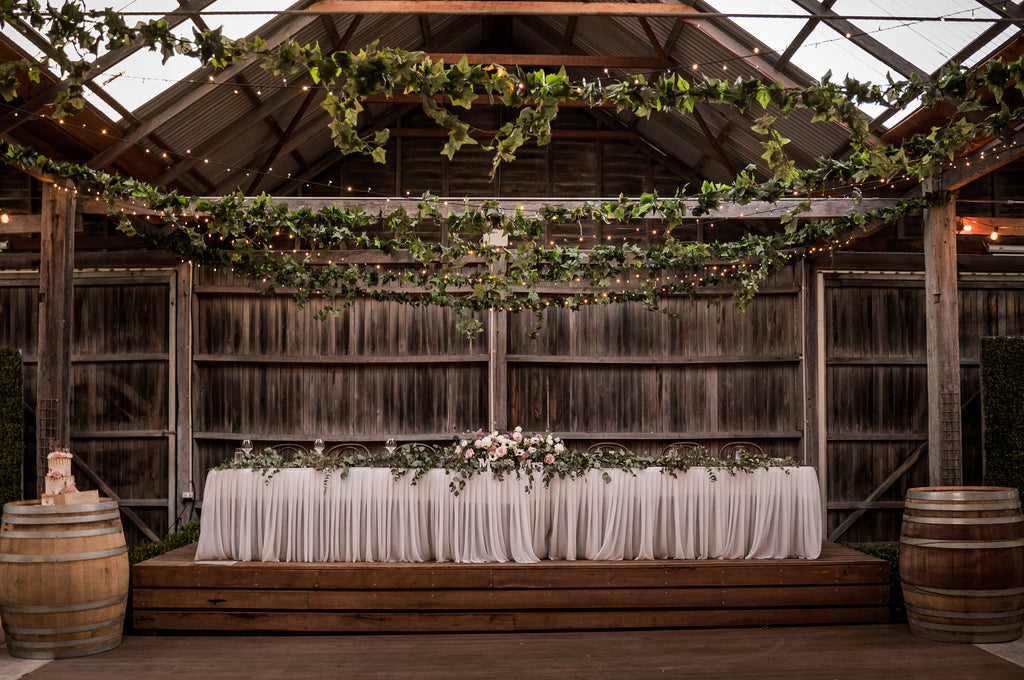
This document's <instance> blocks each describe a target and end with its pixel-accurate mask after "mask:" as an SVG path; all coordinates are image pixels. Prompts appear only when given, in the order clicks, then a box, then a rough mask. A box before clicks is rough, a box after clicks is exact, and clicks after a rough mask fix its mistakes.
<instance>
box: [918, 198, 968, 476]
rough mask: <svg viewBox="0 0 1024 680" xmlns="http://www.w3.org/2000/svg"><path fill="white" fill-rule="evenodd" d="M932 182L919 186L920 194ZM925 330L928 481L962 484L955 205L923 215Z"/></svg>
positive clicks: (929, 211)
mask: <svg viewBox="0 0 1024 680" xmlns="http://www.w3.org/2000/svg"><path fill="white" fill-rule="evenodd" d="M931 188H932V182H931V181H928V182H926V183H925V186H924V189H925V191H929V190H931ZM924 262H925V273H924V276H925V327H926V334H927V354H928V479H929V484H931V485H933V486H939V485H942V486H959V485H961V484H963V446H962V441H961V423H960V344H959V343H960V334H959V312H958V306H957V270H956V204H955V203H949V204H947V205H944V206H937V207H935V208H932V209H930V210H927V211H925V216H924Z"/></svg>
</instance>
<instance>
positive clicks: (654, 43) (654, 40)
mask: <svg viewBox="0 0 1024 680" xmlns="http://www.w3.org/2000/svg"><path fill="white" fill-rule="evenodd" d="M637 21H639V22H640V28H642V29H644V34H646V35H647V40H648V41H649V42H650V43H651V47H653V48H654V53H655V54H657V55H658V58H659V59H661V60H663V61H664V62H665V63H666V64H668V63H670V62H669V59H668V55H667V54H665V49H664V48H663V47H662V46H661V43H659V42H658V36H656V35H654V30H653V29H652V28H651V24H650V22H648V21H647V19H645V18H644V17H637Z"/></svg>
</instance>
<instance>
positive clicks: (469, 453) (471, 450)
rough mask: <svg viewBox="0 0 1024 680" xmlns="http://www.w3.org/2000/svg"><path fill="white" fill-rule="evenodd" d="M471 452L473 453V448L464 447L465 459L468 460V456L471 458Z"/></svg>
mask: <svg viewBox="0 0 1024 680" xmlns="http://www.w3.org/2000/svg"><path fill="white" fill-rule="evenodd" d="M473 453H474V451H473V449H466V460H469V459H470V458H472V457H473Z"/></svg>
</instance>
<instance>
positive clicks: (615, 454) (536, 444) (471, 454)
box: [215, 427, 796, 494]
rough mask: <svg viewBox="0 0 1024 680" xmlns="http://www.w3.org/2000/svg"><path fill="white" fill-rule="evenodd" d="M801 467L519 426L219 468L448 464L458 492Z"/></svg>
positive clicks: (416, 473)
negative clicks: (492, 480) (657, 450)
mask: <svg viewBox="0 0 1024 680" xmlns="http://www.w3.org/2000/svg"><path fill="white" fill-rule="evenodd" d="M795 465H796V461H794V460H793V459H792V458H776V457H772V456H768V455H765V454H762V453H759V452H752V451H748V450H743V449H741V450H740V451H739V452H738V453H737V455H736V457H734V458H728V459H723V458H718V457H717V456H715V455H713V454H711V453H710V452H709V451H708V450H707V449H705V448H704V447H701V446H697V447H692V448H687V449H685V450H684V451H682V452H680V451H677V450H674V449H673V450H671V451H669V452H667V453H665V454H663V455H660V456H654V455H645V454H637V453H634V452H632V451H629V450H626V449H620V448H617V447H609V448H607V449H603V450H597V451H586V450H579V449H572V448H569V447H567V446H566V445H565V442H564V441H563V440H562V439H561V438H560V437H558V436H557V435H554V434H552V433H550V432H544V433H530V432H524V431H523V428H522V427H516V428H515V429H513V430H511V431H509V432H499V431H497V430H492V431H489V432H485V431H484V430H476V431H475V432H466V433H464V434H462V435H459V436H457V437H456V438H455V440H454V442H453V443H452V445H450V446H447V447H437V448H433V447H427V446H423V445H420V444H406V445H404V446H401V447H398V448H397V449H396V450H395V451H393V452H390V453H389V454H388V456H387V457H379V458H378V457H369V458H368V457H367V456H365V455H362V454H355V455H348V456H339V457H331V458H327V457H324V456H319V455H314V454H300V455H296V456H294V457H292V458H289V459H286V458H285V457H283V456H281V455H280V454H279V453H278V452H277V451H275V450H274V449H271V448H268V449H265V450H264V451H263V452H262V453H258V452H252V453H249V454H247V455H245V456H244V457H242V458H241V459H240V460H231V461H227V462H225V463H223V464H222V465H220V466H218V467H217V468H215V469H219V470H224V469H251V470H256V471H259V472H260V473H261V474H263V476H264V477H265V478H266V480H267V481H268V482H269V481H270V479H272V478H273V476H274V474H275V473H276V472H277V471H278V470H280V469H283V468H313V469H316V470H319V471H321V472H324V473H328V474H327V475H326V476H325V480H324V484H325V488H326V484H327V481H328V480H329V479H330V475H331V474H333V473H338V474H339V475H340V476H341V477H345V476H347V475H348V472H349V469H350V468H353V467H388V468H391V471H392V473H393V474H394V476H395V478H396V479H397V478H401V477H405V476H406V475H408V474H409V473H412V477H411V480H410V481H411V483H412V484H415V483H416V482H417V481H419V479H420V478H421V477H423V475H425V474H426V473H427V472H428V471H430V470H434V469H443V470H445V471H447V472H448V473H449V475H450V477H451V480H450V483H449V486H450V487H451V490H452V492H453V493H455V494H458V493H459V492H460V491H461V490H462V489H464V488H465V486H466V481H467V480H468V479H469V478H471V477H472V476H473V475H477V474H492V475H494V476H495V477H496V478H498V479H504V478H505V477H506V476H507V475H515V477H516V478H517V479H523V480H524V483H525V485H526V489H527V490H530V489H532V488H533V485H534V483H536V482H537V481H540V482H542V483H543V484H544V485H545V486H547V485H548V484H549V483H550V482H551V480H552V479H554V478H555V477H559V478H564V477H576V476H579V475H583V474H586V473H587V472H589V471H591V470H600V471H601V472H602V477H603V478H604V480H605V482H610V481H611V475H609V474H608V470H625V471H627V472H631V473H633V472H635V471H636V470H638V469H644V468H651V467H656V468H660V469H661V471H662V472H663V473H665V474H670V475H673V476H674V475H676V474H678V473H680V472H686V471H687V470H690V469H692V468H702V469H705V470H706V471H707V474H708V475H709V476H710V477H711V479H712V480H714V479H716V475H717V474H719V473H722V472H725V473H727V474H731V475H734V474H736V473H737V472H753V471H754V470H759V469H767V468H772V467H783V468H784V467H791V466H795Z"/></svg>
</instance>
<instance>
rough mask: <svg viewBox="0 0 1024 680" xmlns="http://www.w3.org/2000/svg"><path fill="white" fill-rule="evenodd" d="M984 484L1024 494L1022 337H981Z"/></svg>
mask: <svg viewBox="0 0 1024 680" xmlns="http://www.w3.org/2000/svg"><path fill="white" fill-rule="evenodd" d="M981 405H982V409H983V412H984V414H985V484H988V485H990V486H1013V487H1016V488H1017V489H1018V490H1019V491H1020V493H1021V495H1022V496H1024V338H982V339H981Z"/></svg>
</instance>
